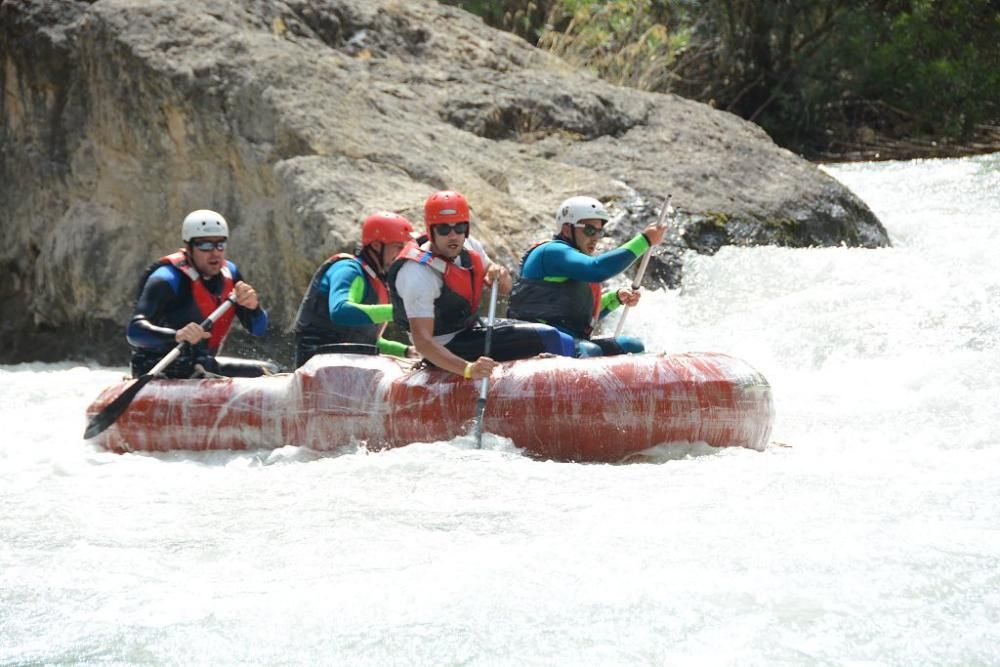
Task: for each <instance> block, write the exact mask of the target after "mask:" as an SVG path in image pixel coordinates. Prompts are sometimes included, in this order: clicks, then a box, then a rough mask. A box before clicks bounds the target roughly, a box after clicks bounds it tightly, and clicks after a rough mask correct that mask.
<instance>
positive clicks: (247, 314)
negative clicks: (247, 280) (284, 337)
mask: <svg viewBox="0 0 1000 667" xmlns="http://www.w3.org/2000/svg"><path fill="white" fill-rule="evenodd" d="M226 263H227V264H228V265H229V270H230V271H231V272H232V274H233V284H235V283H238V282H240V281H241V280H243V276H242V274H240V270H239V269H238V268H236V265H235V264H233V263H232V262H231V261H229V260H227V261H226ZM236 317H237V318H239V320H240V324H242V325H243V328H244V329H246V330H247V331H248V332H249V333H250V335H251V336H263V335H264V334H265V333H266V332H267V311H266V310H264V308H263V306H261V305H260V302H259V301H258V302H257V307H256V308H255V309H254V310H250V309H249V308H244V307H243V306H236Z"/></svg>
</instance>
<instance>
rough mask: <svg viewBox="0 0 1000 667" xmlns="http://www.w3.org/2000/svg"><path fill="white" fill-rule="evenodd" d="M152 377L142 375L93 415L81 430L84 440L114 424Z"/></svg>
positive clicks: (150, 375)
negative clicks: (83, 429) (82, 430)
mask: <svg viewBox="0 0 1000 667" xmlns="http://www.w3.org/2000/svg"><path fill="white" fill-rule="evenodd" d="M152 379H153V375H152V374H147V375H143V376H142V377H140V378H139V379H137V380H136V381H135V382H133V383H132V384H131V385H129V386H128V388H127V389H125V391H123V392H122V393H120V394H118V397H117V398H115V400H113V401H111V402H110V403H108V405H107V407H105V408H104V409H103V410H101V411H100V412H99V413H97V414H96V415H94V418H93V419H91V420H90V423H89V424H87V430H86V431H84V432H83V438H84V440H89V439H90V438H93V437H94V436H96V435H98V434H99V433H102V432H103V431H104V429H106V428H107V427H109V426H111V425H112V424H114V423H115V421H117V420H118V418H119V417H121V416H122V413H123V412H125V410H127V409H128V406H129V405H131V403H132V399H134V398H135V395H136V394H138V393H139V391H141V390H142V388H143V387H145V386H146V383H147V382H149V381H150V380H152Z"/></svg>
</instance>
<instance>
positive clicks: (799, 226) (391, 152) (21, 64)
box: [0, 0, 888, 363]
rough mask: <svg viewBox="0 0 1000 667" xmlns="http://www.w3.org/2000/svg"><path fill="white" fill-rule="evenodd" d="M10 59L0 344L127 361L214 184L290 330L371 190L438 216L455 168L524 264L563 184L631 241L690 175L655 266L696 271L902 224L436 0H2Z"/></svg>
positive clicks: (674, 276) (718, 117) (493, 237)
mask: <svg viewBox="0 0 1000 667" xmlns="http://www.w3.org/2000/svg"><path fill="white" fill-rule="evenodd" d="M0 60H2V68H0V83H2V86H3V91H4V95H3V110H2V118H3V122H2V124H0V148H2V155H0V277H2V278H3V279H2V280H0V361H8V362H9V361H15V360H24V359H54V358H61V357H64V356H66V355H73V356H80V355H87V356H91V357H93V358H97V359H100V360H103V361H107V362H114V363H124V362H125V360H126V359H127V353H126V350H127V348H126V346H125V342H124V336H123V331H124V325H125V322H126V320H127V319H128V315H129V313H130V308H131V303H132V299H133V298H134V296H135V290H136V288H137V285H136V281H137V280H138V278H139V276H140V275H141V274H142V271H143V269H144V268H145V267H146V266H147V265H148V264H149V263H150V262H151V261H152V260H153V259H155V258H156V257H159V256H161V255H163V254H166V253H168V252H170V251H172V250H173V249H175V248H176V247H177V246H178V245H179V244H180V222H181V220H182V219H183V218H184V216H185V215H186V214H187V213H188V212H189V211H191V210H194V209H197V208H211V209H215V210H217V211H219V212H221V213H223V215H225V216H226V217H227V219H228V220H229V222H230V227H231V230H232V239H231V244H230V250H229V253H228V254H229V256H230V258H231V259H233V260H234V261H236V262H237V264H238V265H239V266H240V267H241V270H242V271H243V272H244V273H245V274H246V276H247V277H248V280H249V281H250V282H251V283H253V284H254V285H255V286H256V287H257V289H258V291H260V292H261V294H262V297H263V299H264V301H265V305H266V306H267V307H268V309H269V310H270V311H271V315H272V322H273V329H274V330H275V331H276V332H278V331H281V330H287V328H288V327H289V326H290V325H291V323H292V319H293V316H294V313H295V309H296V307H297V305H298V301H299V299H300V297H301V295H302V292H303V290H304V289H305V287H306V285H307V283H308V281H309V278H310V276H311V274H312V271H313V270H314V269H315V267H316V266H317V265H318V264H319V263H320V262H321V261H322V260H323V259H324V258H325V257H326V256H328V255H329V254H332V253H334V252H339V251H344V250H348V251H349V250H352V249H353V246H354V243H355V242H356V240H357V238H358V234H359V226H360V221H361V219H362V218H363V217H364V216H365V215H366V214H367V213H369V212H372V211H374V210H376V209H391V210H395V211H399V212H401V213H403V214H404V215H407V216H408V217H410V218H411V220H413V221H414V222H415V223H417V225H418V227H419V226H420V223H421V212H422V205H423V201H424V199H425V198H426V197H427V196H428V195H429V194H430V193H432V192H433V191H435V190H437V189H442V188H450V189H456V190H459V191H461V192H463V193H464V194H465V195H466V196H467V197H468V199H469V201H470V203H471V204H472V206H473V208H474V214H475V218H474V221H473V222H474V226H475V229H474V233H475V234H476V235H477V236H478V237H480V238H481V239H482V240H483V241H484V242H485V243H486V244H487V247H488V248H489V249H490V251H491V254H492V255H493V256H494V258H497V259H499V260H501V261H504V262H506V263H508V264H510V265H511V266H514V265H515V264H516V261H517V259H518V258H519V257H520V256H521V253H522V252H523V251H524V250H525V249H526V248H527V247H528V245H529V244H530V243H532V242H534V241H537V240H541V239H543V238H545V237H547V236H548V235H550V234H551V233H552V224H553V223H552V220H553V214H554V212H555V209H556V207H557V206H558V204H559V203H560V202H561V201H562V200H563V199H565V198H566V197H569V196H572V195H577V194H588V195H592V196H596V197H599V198H600V199H602V200H604V201H605V202H609V203H610V206H611V208H612V210H614V211H616V212H617V214H618V216H617V218H616V224H615V235H616V238H619V239H624V238H626V237H628V236H630V235H632V234H634V233H635V231H636V230H637V229H641V228H642V226H643V225H644V224H645V223H646V222H647V221H648V220H649V219H651V218H652V217H653V216H655V215H656V208H657V207H658V206H659V204H660V202H662V200H663V198H664V197H665V196H666V195H667V194H668V193H669V194H672V195H673V204H674V206H675V207H676V208H677V209H678V211H679V215H678V216H677V218H676V225H677V228H676V229H675V230H674V232H673V233H672V239H673V243H672V244H671V245H665V246H664V247H663V248H660V249H658V251H657V255H656V261H654V263H653V264H652V265H651V268H650V272H649V274H648V276H649V278H648V280H647V284H649V285H650V286H654V285H657V284H660V285H663V284H666V285H672V284H676V283H677V282H678V281H679V280H680V267H681V259H682V253H681V250H682V249H687V248H691V249H695V250H697V251H700V252H714V251H715V250H717V249H718V248H719V247H720V246H721V245H724V244H744V245H745V244H760V243H770V244H780V245H788V246H806V245H830V244H840V243H845V244H847V245H852V246H865V247H874V246H880V245H886V244H888V237H887V235H886V232H885V230H884V228H883V227H882V225H881V224H880V223H879V222H878V220H877V219H876V218H875V216H874V215H873V214H872V213H871V211H870V210H869V209H868V208H867V207H866V206H865V205H864V204H863V203H862V202H861V201H860V200H858V199H857V198H856V197H855V196H854V195H853V194H851V193H850V192H849V191H848V190H846V189H845V188H844V187H842V186H841V185H840V184H838V183H837V182H836V181H835V180H833V179H832V178H830V177H829V176H827V175H825V174H824V173H822V172H821V171H819V170H818V169H816V168H815V167H814V166H813V165H811V164H809V163H808V162H805V161H803V160H801V159H799V158H797V157H796V156H794V155H792V154H791V153H789V152H788V151H785V150H783V149H781V148H778V147H777V146H775V145H774V144H773V142H771V141H770V139H769V138H768V137H767V136H766V135H765V134H764V133H763V132H762V131H761V130H760V129H759V128H757V127H756V126H754V125H751V124H748V123H745V122H743V121H741V120H739V119H738V118H736V117H734V116H731V115H729V114H725V113H722V112H718V111H715V110H712V109H710V108H708V107H706V106H704V105H700V104H697V103H694V102H690V101H686V100H683V99H680V98H677V97H674V96H669V95H657V94H650V93H643V92H639V91H634V90H629V89H624V88H617V87H614V86H610V85H608V84H606V83H603V82H601V81H599V80H597V79H595V78H593V77H591V76H589V75H588V74H586V73H583V72H580V71H577V70H574V69H572V68H570V67H569V66H568V65H566V64H565V63H564V62H562V61H560V60H558V59H557V58H554V57H552V56H550V55H549V54H547V53H545V52H542V51H539V50H537V49H534V48H532V47H530V46H529V45H527V44H525V43H524V42H522V41H521V40H519V39H518V38H516V37H514V36H512V35H508V34H506V33H500V32H496V31H494V30H492V29H490V28H488V27H486V26H485V25H483V24H482V22H481V21H479V19H478V18H476V17H474V16H471V15H469V14H467V13H465V12H462V11H460V10H458V9H455V8H452V7H447V6H442V5H438V4H437V3H434V2H430V1H408V2H398V1H394V0H342V1H340V0H286V1H285V2H280V1H277V0H255V1H253V2H250V1H243V2H237V1H236V0H186V1H185V2H175V1H174V0H97V1H95V2H75V1H72V0H19V1H17V2H4V3H2V4H0ZM681 231H683V232H684V233H683V235H681V234H680V232H681ZM234 351H235V352H238V351H239V350H233V349H230V350H229V352H230V353H232V352H234Z"/></svg>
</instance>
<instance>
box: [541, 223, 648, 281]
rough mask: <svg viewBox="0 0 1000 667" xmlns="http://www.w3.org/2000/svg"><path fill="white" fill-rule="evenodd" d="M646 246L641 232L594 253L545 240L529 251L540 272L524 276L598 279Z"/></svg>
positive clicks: (618, 269)
mask: <svg viewBox="0 0 1000 667" xmlns="http://www.w3.org/2000/svg"><path fill="white" fill-rule="evenodd" d="M647 248H649V242H648V241H647V240H646V237H645V236H643V235H642V234H639V235H638V236H637V237H635V238H634V239H632V240H631V241H629V242H628V243H626V244H624V245H622V246H620V247H618V248H615V249H614V250H610V251H608V252H605V253H602V254H600V255H595V256H590V255H588V254H586V253H583V252H580V251H579V250H577V249H576V248H573V247H572V246H570V245H569V244H566V243H558V242H556V243H546V244H545V245H544V246H542V247H541V248H538V249H537V250H536V251H535V252H533V253H532V255H538V257H537V259H536V261H537V262H540V264H537V265H536V266H537V267H538V268H539V269H541V275H540V276H528V277H531V278H542V277H559V278H569V279H570V280H577V281H580V282H584V283H600V282H604V281H605V280H608V279H609V278H611V277H613V276H616V275H618V274H619V273H621V272H622V271H624V270H625V269H627V268H628V267H629V266H630V265H631V264H632V263H633V262H634V261H635V260H636V259H637V258H638V257H640V256H642V253H643V252H645V251H646V249H647ZM530 259H532V258H531V257H529V260H530ZM527 264H528V262H526V263H525V268H526V269H527Z"/></svg>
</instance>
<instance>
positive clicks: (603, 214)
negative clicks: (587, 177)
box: [556, 197, 611, 232]
mask: <svg viewBox="0 0 1000 667" xmlns="http://www.w3.org/2000/svg"><path fill="white" fill-rule="evenodd" d="M610 219H611V216H610V215H608V210H607V209H606V208H604V204H602V203H601V202H599V201H597V200H596V199H594V198H593V197H570V198H569V199H567V200H566V201H564V202H563V203H562V204H560V205H559V210H557V211H556V232H560V231H562V226H563V225H566V224H570V225H575V224H576V223H578V222H580V221H581V220H603V221H604V222H607V221H608V220H610Z"/></svg>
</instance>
